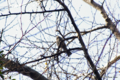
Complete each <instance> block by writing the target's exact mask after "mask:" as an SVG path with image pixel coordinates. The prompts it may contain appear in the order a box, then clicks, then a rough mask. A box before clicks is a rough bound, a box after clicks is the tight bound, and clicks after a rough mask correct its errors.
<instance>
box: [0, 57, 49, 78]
mask: <svg viewBox="0 0 120 80" xmlns="http://www.w3.org/2000/svg"><path fill="white" fill-rule="evenodd" d="M0 61H2V63H3V64H2V65H3V66H4V67H6V68H8V69H9V71H10V72H13V71H16V72H18V73H21V74H23V75H26V76H28V77H30V78H32V79H33V80H48V79H47V78H45V77H44V76H43V75H42V74H40V73H38V72H37V71H35V70H34V69H32V68H30V67H28V66H22V65H21V64H20V63H19V62H14V61H11V60H9V59H5V58H1V59H0Z"/></svg>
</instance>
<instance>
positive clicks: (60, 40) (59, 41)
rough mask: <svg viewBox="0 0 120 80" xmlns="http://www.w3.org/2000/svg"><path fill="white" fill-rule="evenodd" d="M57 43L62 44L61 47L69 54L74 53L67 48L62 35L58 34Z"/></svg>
mask: <svg viewBox="0 0 120 80" xmlns="http://www.w3.org/2000/svg"><path fill="white" fill-rule="evenodd" d="M56 43H57V46H58V47H59V46H60V48H62V49H63V50H64V51H66V52H67V55H68V56H70V55H71V54H72V53H71V52H70V51H69V50H67V47H66V44H65V43H64V40H63V38H61V37H60V36H57V37H56Z"/></svg>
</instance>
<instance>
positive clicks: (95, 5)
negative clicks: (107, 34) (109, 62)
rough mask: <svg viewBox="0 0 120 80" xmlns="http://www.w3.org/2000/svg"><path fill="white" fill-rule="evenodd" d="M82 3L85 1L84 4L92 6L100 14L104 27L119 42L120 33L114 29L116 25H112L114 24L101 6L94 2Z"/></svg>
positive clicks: (91, 0) (92, 0)
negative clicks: (104, 22) (104, 23)
mask: <svg viewBox="0 0 120 80" xmlns="http://www.w3.org/2000/svg"><path fill="white" fill-rule="evenodd" d="M83 1H85V2H86V3H88V4H89V5H91V6H93V7H94V8H95V9H97V10H99V11H100V12H101V14H102V16H103V18H104V19H105V21H106V26H107V27H108V28H109V29H110V30H111V31H112V33H113V34H114V35H115V37H116V38H117V39H118V40H119V41H120V32H119V30H118V29H117V28H116V25H115V24H114V22H112V20H111V19H110V18H109V16H108V15H107V13H106V11H105V9H104V8H103V5H102V6H101V5H99V4H97V3H96V2H94V0H83Z"/></svg>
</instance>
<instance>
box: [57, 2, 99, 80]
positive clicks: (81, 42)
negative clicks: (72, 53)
mask: <svg viewBox="0 0 120 80" xmlns="http://www.w3.org/2000/svg"><path fill="white" fill-rule="evenodd" d="M56 1H57V2H58V3H59V4H61V5H62V6H63V8H64V9H65V10H66V12H67V13H68V16H69V18H70V20H71V22H72V24H73V26H74V28H75V30H76V32H77V34H78V40H79V42H80V44H81V45H82V48H83V51H84V54H85V57H86V59H87V61H88V62H89V64H90V65H91V68H92V70H93V72H94V74H95V75H96V78H97V79H98V80H101V77H100V75H99V73H98V70H97V69H96V66H95V65H94V63H93V61H92V60H91V58H90V56H89V54H88V50H87V49H86V47H85V44H84V42H83V39H82V37H81V34H80V31H79V29H78V27H77V25H76V23H75V21H74V19H73V17H72V15H71V12H70V10H69V9H68V7H67V6H66V5H65V4H64V3H62V2H61V1H60V0H56Z"/></svg>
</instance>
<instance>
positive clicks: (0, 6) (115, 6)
mask: <svg viewBox="0 0 120 80" xmlns="http://www.w3.org/2000/svg"><path fill="white" fill-rule="evenodd" d="M28 1H30V0H9V1H8V2H7V1H2V0H1V1H0V14H1V15H2V14H9V11H8V9H9V10H10V12H11V13H18V12H24V11H25V8H26V11H29V12H35V11H41V9H40V6H39V5H38V3H37V2H32V1H31V2H30V3H29V4H28V5H27V7H26V6H25V5H26V3H28ZM96 2H98V3H99V4H100V3H101V2H103V0H96ZM56 3H57V2H56ZM106 3H107V4H105V5H104V6H105V9H106V10H107V12H108V14H109V15H110V17H111V18H112V14H113V15H115V16H114V17H115V18H116V19H119V13H120V12H119V11H120V10H119V2H117V0H115V1H112V0H109V1H108V0H106ZM47 4H49V5H47V7H46V10H52V9H60V8H61V6H60V5H58V4H54V1H52V0H50V1H49V2H48V3H47ZM70 4H72V5H70ZM8 5H9V7H8ZM66 5H67V6H69V9H70V11H71V13H72V16H73V17H74V19H75V21H76V24H77V26H78V27H79V29H80V31H84V30H88V29H90V28H91V25H92V26H93V27H98V26H102V25H104V24H105V21H104V19H103V18H102V16H101V14H100V12H99V11H97V10H95V9H94V8H92V7H91V6H89V5H88V4H86V3H85V2H83V1H82V0H79V3H78V0H73V1H71V2H70V1H69V2H66ZM109 7H110V9H108V8H109ZM110 12H111V13H110ZM60 14H61V15H62V14H64V16H63V17H66V16H67V14H66V13H60ZM31 15H32V16H31ZM31 15H30V14H22V15H10V16H7V17H0V23H2V24H1V27H0V30H1V29H2V28H5V33H4V36H6V37H3V39H4V40H5V41H6V44H9V45H14V44H15V43H17V41H19V39H20V38H21V37H22V35H23V34H24V33H26V32H28V33H27V34H26V35H25V36H24V37H22V41H21V43H20V44H18V45H17V47H15V50H13V54H11V55H10V56H9V58H10V59H13V58H14V57H16V58H19V61H20V62H21V63H23V62H28V61H31V60H35V59H36V58H37V59H38V58H39V55H41V54H40V53H44V51H43V50H41V49H38V48H39V47H43V46H45V47H48V46H49V45H50V44H49V43H48V44H46V43H44V42H43V40H49V42H50V43H52V42H55V36H56V35H58V33H56V25H58V24H56V23H57V22H56V20H59V19H60V16H59V17H58V18H56V16H57V13H54V12H53V13H45V14H44V16H45V17H43V14H31ZM30 16H31V17H30ZM112 20H113V21H114V19H112ZM67 22H68V24H67V26H69V27H70V28H69V27H67V30H68V31H72V30H74V28H73V27H72V25H71V22H70V20H67V19H66V18H65V19H63V20H62V21H61V24H60V25H61V28H60V30H61V31H62V33H67V32H64V31H63V30H64V25H65V23H67ZM92 22H93V23H92ZM31 29H32V30H31ZM102 32H103V31H99V32H97V33H96V32H93V33H91V35H85V36H83V40H84V42H85V43H86V46H89V47H92V46H94V44H93V43H94V42H95V41H94V38H95V36H97V34H98V33H102ZM109 34H110V31H109V30H105V33H104V34H103V33H102V34H100V35H99V37H98V40H101V41H100V42H101V43H99V42H98V43H97V39H96V43H95V45H99V47H98V48H99V50H100V51H101V49H102V47H103V45H104V41H105V39H106V38H107V37H108V35H109ZM75 35H76V34H75ZM103 35H106V36H103ZM88 36H90V38H89V37H88ZM48 37H50V38H49V39H48ZM26 40H28V41H26ZM29 40H31V41H32V43H30V42H29ZM92 40H93V41H92ZM102 40H103V42H102ZM115 41H116V40H115V39H114V36H113V38H111V41H109V43H108V44H107V47H108V49H105V52H108V51H109V49H110V47H111V49H112V47H113V45H111V43H114V42H115ZM33 42H35V43H33ZM77 42H78V41H76V42H75V41H74V43H73V44H71V45H69V47H71V46H80V45H78V44H77ZM116 42H117V41H116ZM88 43H89V45H88ZM6 44H5V43H3V44H1V48H0V49H2V50H8V49H9V46H7V45H6ZM118 44H119V43H118ZM109 45H110V46H109ZM29 46H32V47H36V49H31V48H29V49H27V48H24V47H29ZM38 46H39V47H38ZM54 46H55V47H56V45H54ZM118 46H119V45H118ZM12 47H13V46H11V47H10V48H12ZM92 48H93V49H91V50H89V51H90V53H92V54H90V55H96V53H97V52H98V50H97V48H96V47H92ZM118 48H119V47H118ZM50 51H53V49H51V50H50ZM100 51H99V53H100ZM118 52H119V51H118ZM4 53H7V51H5V52H4ZM33 53H35V54H33ZM81 53H82V52H81ZM49 54H50V53H47V54H46V55H49ZM76 56H77V52H76V54H73V55H72V56H71V58H76ZM81 56H83V54H81ZM103 57H105V58H103V59H104V60H101V61H104V63H103V64H99V65H100V66H101V67H102V66H106V62H107V61H108V59H109V57H108V55H106V56H105V55H103ZM114 57H115V55H113V57H112V58H114ZM83 61H84V60H83ZM73 62H76V60H75V61H73ZM84 62H85V61H84ZM28 65H29V66H32V64H28ZM43 65H44V67H45V64H44V63H43ZM82 65H84V64H82ZM38 66H41V65H40V64H39V65H38ZM73 66H76V65H73ZM113 66H114V65H113ZM42 67H43V66H42ZM86 67H87V66H86ZM118 67H119V66H118ZM33 68H34V69H35V68H36V67H33ZM81 68H82V67H81ZM37 69H38V68H37ZM84 69H85V68H84ZM113 69H114V68H113ZM113 69H112V68H111V69H110V70H109V71H110V73H111V72H112V70H113ZM43 70H44V68H43ZM43 70H40V69H39V71H40V72H43ZM109 71H108V72H109ZM113 71H114V70H113ZM11 75H13V74H11ZM111 75H113V74H111ZM16 77H17V78H19V79H20V80H22V78H23V79H25V77H24V76H22V75H18V76H16V74H15V78H16ZM117 77H119V73H118V76H117ZM13 78H14V77H13ZM116 80H117V79H116Z"/></svg>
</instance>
